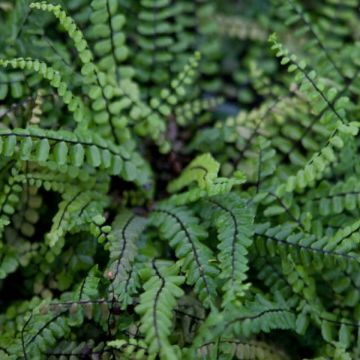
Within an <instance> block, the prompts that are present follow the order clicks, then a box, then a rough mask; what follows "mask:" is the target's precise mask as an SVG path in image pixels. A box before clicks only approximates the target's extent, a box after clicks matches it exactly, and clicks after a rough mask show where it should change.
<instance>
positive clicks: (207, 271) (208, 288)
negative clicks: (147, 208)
mask: <svg viewBox="0 0 360 360" xmlns="http://www.w3.org/2000/svg"><path fill="white" fill-rule="evenodd" d="M151 223H152V224H154V225H156V226H157V227H159V230H160V232H161V235H162V237H163V238H165V239H166V240H168V241H169V244H170V246H171V247H173V248H174V249H175V252H176V256H177V257H178V258H179V260H180V261H179V263H180V265H181V267H182V269H183V271H184V272H185V273H186V282H187V284H189V285H194V286H195V292H196V293H197V294H198V296H199V298H200V300H201V301H203V302H204V305H205V306H207V307H209V306H210V305H211V304H212V303H214V300H215V295H216V283H215V277H216V276H217V273H218V271H217V269H216V268H215V267H214V266H213V265H212V264H211V259H212V252H211V250H210V249H209V248H208V247H207V246H206V245H205V244H203V243H202V242H201V241H200V240H201V239H203V238H205V237H206V235H207V234H206V231H205V230H204V229H203V227H202V226H200V225H199V221H198V219H197V218H196V217H195V216H194V215H193V213H192V212H191V211H190V210H188V209H187V208H185V207H173V206H171V205H162V206H159V207H158V208H157V209H156V210H154V211H153V212H152V214H151Z"/></svg>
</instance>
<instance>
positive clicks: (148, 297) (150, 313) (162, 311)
mask: <svg viewBox="0 0 360 360" xmlns="http://www.w3.org/2000/svg"><path fill="white" fill-rule="evenodd" d="M177 274H178V268H177V266H174V265H173V266H167V267H160V265H157V264H156V261H155V260H154V261H153V263H152V271H151V274H150V276H149V279H148V280H147V281H146V283H145V284H144V290H145V292H144V293H143V294H142V295H141V296H140V303H139V305H137V306H136V308H135V310H136V312H137V313H138V314H140V315H141V320H140V321H141V326H140V330H141V331H142V332H143V333H144V335H145V342H146V343H147V344H148V346H149V348H148V352H149V355H150V356H151V355H155V354H159V355H160V358H161V359H169V360H172V359H175V358H176V352H175V350H174V349H173V347H172V346H171V344H170V342H169V339H168V338H169V335H170V333H171V325H172V311H173V309H174V308H175V306H176V300H177V298H179V297H180V296H182V295H183V293H184V292H183V290H181V288H180V287H179V286H180V285H181V284H182V283H183V282H184V277H183V276H178V275H177Z"/></svg>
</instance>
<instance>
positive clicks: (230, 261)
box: [203, 194, 254, 307]
mask: <svg viewBox="0 0 360 360" xmlns="http://www.w3.org/2000/svg"><path fill="white" fill-rule="evenodd" d="M209 204H210V205H211V208H210V209H207V206H208V205H209ZM203 208H204V217H205V218H208V219H209V220H210V219H211V220H210V221H211V222H213V223H214V224H215V226H216V228H217V232H218V239H219V243H218V245H217V247H218V249H219V255H218V258H219V267H220V270H221V273H220V276H219V277H220V279H222V280H223V281H224V285H223V286H222V291H223V292H224V298H223V306H224V307H226V306H227V304H228V303H230V302H233V301H235V300H237V299H238V298H239V297H241V296H242V295H243V293H244V289H245V288H246V286H245V284H244V281H245V280H246V277H247V276H246V272H247V270H248V261H247V253H248V250H247V248H248V247H249V246H250V245H251V243H252V242H251V237H252V233H253V229H252V223H253V220H254V218H253V215H252V212H251V209H249V208H247V207H246V205H245V202H244V201H243V200H242V199H241V198H240V197H239V196H236V195H235V194H227V195H221V196H217V197H214V198H210V199H209V200H208V201H206V202H205V203H204V205H203Z"/></svg>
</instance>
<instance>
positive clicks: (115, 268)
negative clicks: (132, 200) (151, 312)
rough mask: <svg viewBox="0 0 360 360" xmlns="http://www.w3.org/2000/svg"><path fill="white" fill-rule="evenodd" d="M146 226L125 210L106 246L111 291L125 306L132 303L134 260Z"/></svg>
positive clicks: (107, 272)
mask: <svg viewBox="0 0 360 360" xmlns="http://www.w3.org/2000/svg"><path fill="white" fill-rule="evenodd" d="M145 226H146V220H145V219H144V218H142V217H139V216H136V215H134V214H133V213H132V212H130V211H127V210H123V211H120V213H119V215H118V216H117V217H116V218H115V220H114V222H113V223H112V230H111V232H110V234H109V235H108V240H109V243H108V244H106V246H107V247H108V249H109V251H110V262H109V264H108V267H107V269H106V275H107V277H108V278H109V280H110V282H111V284H110V286H109V291H110V293H112V294H113V295H114V296H116V298H117V299H118V301H119V302H121V303H122V304H124V305H125V306H126V305H128V304H129V303H131V301H132V300H131V295H132V294H131V293H130V292H129V290H130V288H131V287H130V288H129V284H128V282H129V281H131V276H133V274H132V273H133V267H134V264H133V263H134V259H135V257H136V255H137V242H138V241H139V238H140V236H141V235H142V232H143V230H144V229H145Z"/></svg>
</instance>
